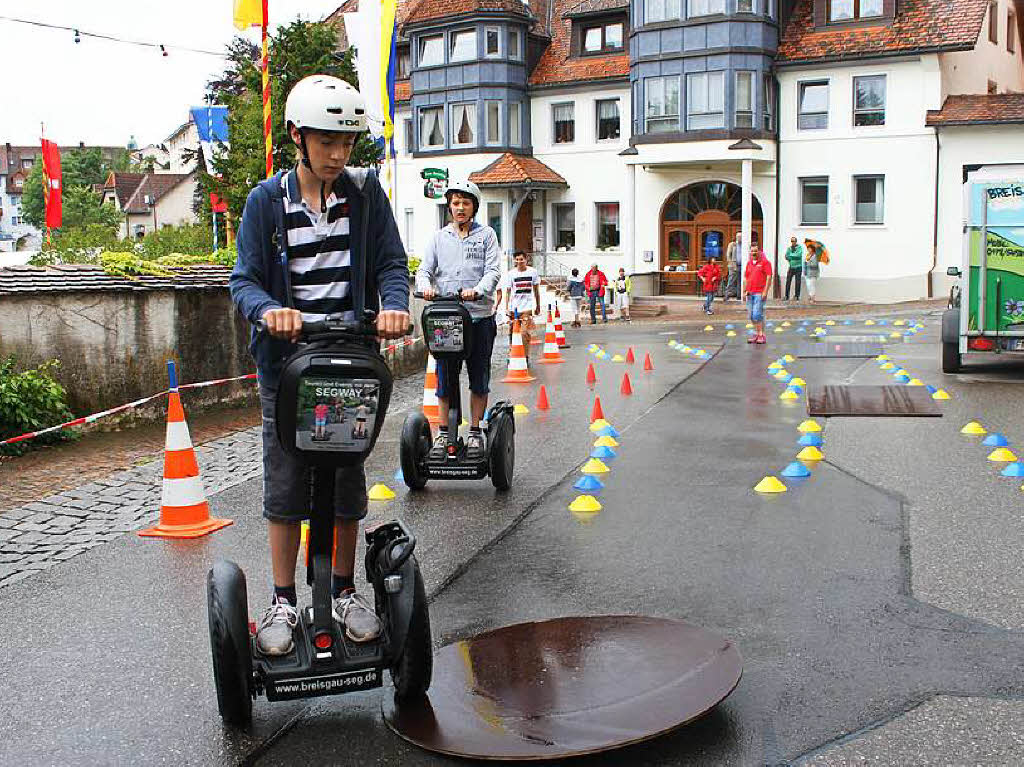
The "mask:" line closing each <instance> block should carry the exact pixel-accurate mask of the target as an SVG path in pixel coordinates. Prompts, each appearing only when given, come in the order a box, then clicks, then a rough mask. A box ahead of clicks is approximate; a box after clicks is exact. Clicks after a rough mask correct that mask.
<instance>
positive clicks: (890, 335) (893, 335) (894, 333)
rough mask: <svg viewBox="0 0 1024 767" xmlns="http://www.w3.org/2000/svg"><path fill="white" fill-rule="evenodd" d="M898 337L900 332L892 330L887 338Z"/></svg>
mask: <svg viewBox="0 0 1024 767" xmlns="http://www.w3.org/2000/svg"><path fill="white" fill-rule="evenodd" d="M899 337H900V332H899V331H898V330H894V331H892V332H891V333H890V334H889V338H899Z"/></svg>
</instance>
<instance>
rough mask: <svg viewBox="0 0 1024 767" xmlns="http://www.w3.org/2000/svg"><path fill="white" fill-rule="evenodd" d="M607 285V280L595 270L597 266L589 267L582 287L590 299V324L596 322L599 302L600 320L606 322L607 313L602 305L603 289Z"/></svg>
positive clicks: (598, 270)
mask: <svg viewBox="0 0 1024 767" xmlns="http://www.w3.org/2000/svg"><path fill="white" fill-rule="evenodd" d="M607 285H608V278H607V277H605V275H604V272H602V271H601V270H600V269H598V268H597V264H594V265H593V266H591V267H590V271H589V272H587V273H586V275H584V277H583V287H584V288H586V291H587V296H588V297H589V298H590V324H591V325H593V324H594V323H596V322H597V302H598V301H600V302H601V319H602V320H603V321H604V322H608V311H607V309H606V308H605V305H604V289H605V287H606V286H607Z"/></svg>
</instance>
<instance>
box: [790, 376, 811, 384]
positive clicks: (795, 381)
mask: <svg viewBox="0 0 1024 767" xmlns="http://www.w3.org/2000/svg"><path fill="white" fill-rule="evenodd" d="M789 385H790V386H807V381H805V380H804V379H802V378H801V377H800V376H796V377H794V378H793V380H792V381H790V382H789Z"/></svg>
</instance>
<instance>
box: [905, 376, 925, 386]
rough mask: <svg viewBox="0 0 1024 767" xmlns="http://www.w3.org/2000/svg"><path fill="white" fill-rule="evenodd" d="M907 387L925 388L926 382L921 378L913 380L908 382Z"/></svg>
mask: <svg viewBox="0 0 1024 767" xmlns="http://www.w3.org/2000/svg"><path fill="white" fill-rule="evenodd" d="M907 386H924V381H922V380H921V379H920V378H911V379H910V380H909V381H907Z"/></svg>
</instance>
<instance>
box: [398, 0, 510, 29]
mask: <svg viewBox="0 0 1024 767" xmlns="http://www.w3.org/2000/svg"><path fill="white" fill-rule="evenodd" d="M477 11H504V12H506V13H514V14H517V15H519V16H525V17H529V16H530V8H529V7H528V6H526V5H524V4H523V2H522V0H428V1H427V2H420V3H417V4H416V7H415V8H413V9H412V10H411V11H410V12H409V15H408V16H407V17H406V18H405V23H406V24H416V23H419V22H421V21H431V20H433V19H441V18H444V17H446V16H462V15H463V14H467V13H475V12H477Z"/></svg>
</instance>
